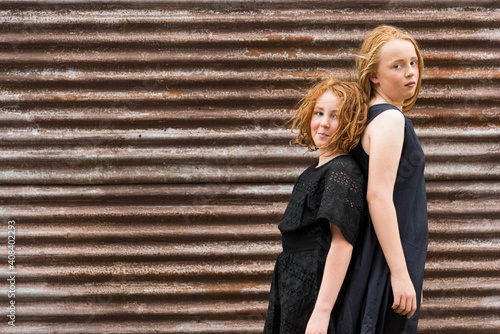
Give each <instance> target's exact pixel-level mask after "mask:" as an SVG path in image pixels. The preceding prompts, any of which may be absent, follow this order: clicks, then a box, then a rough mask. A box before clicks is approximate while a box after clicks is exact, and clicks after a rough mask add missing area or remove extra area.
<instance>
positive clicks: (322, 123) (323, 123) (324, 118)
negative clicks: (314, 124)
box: [319, 117, 330, 128]
mask: <svg viewBox="0 0 500 334" xmlns="http://www.w3.org/2000/svg"><path fill="white" fill-rule="evenodd" d="M319 125H321V126H322V127H324V128H328V127H329V126H330V123H329V122H328V118H327V117H323V119H322V120H321V123H320V124H319Z"/></svg>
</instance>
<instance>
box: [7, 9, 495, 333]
mask: <svg viewBox="0 0 500 334" xmlns="http://www.w3.org/2000/svg"><path fill="white" fill-rule="evenodd" d="M382 23H387V24H394V25H397V26H400V27H402V28H404V29H406V30H408V31H409V32H411V33H412V34H413V35H414V36H415V37H416V39H417V40H418V41H419V44H420V47H421V50H422V52H423V56H424V59H425V66H426V69H425V72H424V80H423V85H422V92H421V96H420V99H419V100H418V103H417V105H416V108H415V109H414V110H412V111H411V112H409V113H408V117H409V118H410V119H411V120H412V121H413V123H414V125H415V127H416V131H417V133H418V135H419V138H420V139H421V143H422V146H423V148H424V151H425V153H426V163H427V165H426V172H425V176H426V179H427V194H428V200H429V203H428V208H429V227H430V245H429V254H428V261H427V264H426V280H425V282H424V304H423V307H422V312H421V313H422V314H421V322H420V325H419V333H479V332H480V333H497V332H498V331H499V330H500V318H499V313H500V312H499V311H500V279H499V278H498V276H499V275H498V273H499V270H500V258H499V254H500V252H499V251H500V242H499V239H500V220H499V217H500V212H499V205H498V193H499V186H500V183H499V179H500V168H499V165H500V164H499V160H500V147H499V145H500V144H499V142H500V141H499V139H500V129H499V124H500V122H499V121H500V110H499V107H498V105H499V102H500V98H499V94H498V84H499V81H500V71H499V70H498V64H499V61H500V51H499V45H500V28H499V26H500V6H499V4H498V2H497V1H486V0H484V1H482V0H476V1H469V0H459V1H445V0H432V1H430V0H420V1H385V0H384V1H383V0H375V1H373V0H372V1H327V0H314V1H289V0H277V1H246V0H245V1H243V0H241V1H240V0H237V1H216V0H213V1H212V0H206V1H202V0H200V1H168V0H148V1H126V0H114V1H106V3H104V2H101V1H69V0H50V1H28V0H4V1H2V2H0V190H1V192H0V204H1V207H0V217H1V221H2V224H1V225H0V226H1V230H0V235H1V236H2V237H1V238H0V239H1V240H4V241H3V242H4V244H3V245H1V247H2V249H3V250H2V252H1V253H0V254H1V257H0V258H1V259H2V262H1V264H0V278H1V279H2V280H3V282H4V283H2V285H0V286H2V288H1V289H2V290H3V291H8V290H9V286H8V285H5V282H6V279H7V278H9V277H10V276H11V275H13V274H10V273H11V272H12V270H13V269H15V271H16V274H15V276H16V282H15V284H14V285H13V286H14V288H15V294H16V296H15V298H13V297H9V296H8V294H5V293H2V294H0V307H1V308H2V310H7V311H8V312H10V311H9V310H8V309H7V307H8V306H9V305H10V304H9V303H10V302H11V301H15V306H16V308H15V316H16V318H15V320H16V323H15V324H16V327H12V326H9V325H8V324H7V321H10V319H8V318H5V317H3V318H2V319H3V320H2V321H4V323H2V324H1V325H2V328H4V329H6V330H7V332H12V333H153V332H154V333H260V332H261V331H262V326H263V321H264V317H265V312H266V308H267V299H268V291H269V284H270V277H271V273H272V270H273V265H274V261H275V259H276V256H277V254H278V253H279V251H280V236H279V232H278V230H277V228H276V225H277V222H278V221H279V219H280V216H281V214H282V212H283V210H284V208H285V206H286V203H287V200H288V198H289V196H290V192H291V188H292V184H293V181H294V180H295V178H296V177H297V176H298V174H299V173H300V172H301V171H302V170H303V168H304V167H305V166H307V165H308V164H310V163H311V161H312V157H311V156H310V155H302V153H303V150H302V149H300V148H293V147H289V146H288V142H289V140H290V139H291V138H293V134H291V133H290V131H289V130H288V129H287V128H286V127H283V126H282V125H283V124H284V123H285V122H286V120H287V119H288V118H289V117H290V115H291V114H292V112H293V107H294V106H295V104H296V102H297V101H298V99H299V98H300V97H302V95H303V93H304V90H305V88H307V87H308V86H309V85H310V83H311V82H313V81H314V80H315V79H317V78H319V77H326V76H331V75H335V76H341V77H347V76H349V75H350V71H351V69H352V67H353V61H354V57H355V54H356V49H357V48H358V47H359V45H360V42H361V41H362V39H363V37H364V36H365V35H366V33H367V32H368V31H369V30H370V29H372V28H373V27H375V26H377V25H379V24H382ZM12 220H14V221H15V222H16V225H15V226H16V240H15V242H16V243H15V246H16V247H15V251H16V252H15V261H16V262H15V267H14V268H9V264H8V259H9V257H8V256H9V255H11V257H10V258H11V259H12V251H11V254H9V253H8V248H7V246H8V241H7V236H8V222H9V221H12ZM12 249H13V248H11V250H12ZM11 287H12V285H11Z"/></svg>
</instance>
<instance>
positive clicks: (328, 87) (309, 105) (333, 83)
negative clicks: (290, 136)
mask: <svg viewBox="0 0 500 334" xmlns="http://www.w3.org/2000/svg"><path fill="white" fill-rule="evenodd" d="M326 91H331V92H333V93H334V94H336V95H337V96H338V97H339V98H340V99H341V100H342V103H341V105H340V108H339V110H338V111H337V120H338V128H337V130H336V131H335V133H334V134H333V135H332V136H331V138H330V140H329V141H328V143H327V144H326V145H325V148H326V150H325V152H324V153H323V154H325V155H326V156H330V155H333V154H335V153H341V152H350V151H351V150H352V149H353V148H354V147H356V145H357V144H358V143H359V140H360V136H361V134H362V133H363V131H364V129H365V126H366V119H367V109H368V106H367V103H368V98H367V96H366V94H365V93H364V91H363V90H362V89H361V86H360V85H359V84H358V83H356V82H353V81H347V80H341V79H334V78H329V79H325V80H323V81H321V82H319V83H317V84H316V85H314V86H313V87H312V88H311V89H310V90H309V92H308V94H307V95H306V96H305V97H304V98H303V99H302V100H301V101H300V102H299V106H298V108H297V111H296V113H295V116H293V117H292V118H291V119H290V121H289V122H291V123H292V131H293V130H295V129H298V130H299V133H298V135H297V138H295V139H294V140H292V141H290V144H298V145H300V146H302V147H307V149H308V151H316V150H317V149H319V148H323V147H316V145H315V144H314V141H313V139H312V135H311V118H312V115H313V111H314V106H315V105H316V101H317V100H318V98H319V97H320V96H321V95H323V93H324V92H326Z"/></svg>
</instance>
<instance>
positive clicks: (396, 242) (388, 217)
mask: <svg viewBox="0 0 500 334" xmlns="http://www.w3.org/2000/svg"><path fill="white" fill-rule="evenodd" d="M366 134H367V136H368V139H369V156H370V161H369V164H370V168H369V172H368V173H369V174H368V189H367V194H366V200H367V202H368V208H369V210H370V217H371V219H372V222H373V227H374V228H375V233H376V234H377V238H378V240H379V243H380V246H381V247H382V251H383V252H384V256H385V259H386V261H387V264H388V266H389V269H390V271H391V284H392V290H393V294H394V304H393V305H392V308H393V309H394V310H395V312H396V313H398V314H401V315H406V316H407V317H408V318H410V317H411V316H412V315H413V314H414V313H415V311H416V309H417V299H416V293H415V288H414V286H413V283H412V282H411V279H410V275H409V274H408V269H407V267H406V260H405V257H404V253H403V247H402V244H401V239H400V235H399V228H398V220H397V216H396V208H395V207H394V202H393V192H394V184H395V181H396V175H397V170H398V165H399V160H400V158H401V152H402V147H403V141H404V117H403V115H402V114H401V113H400V112H399V111H396V110H388V111H385V112H384V113H383V114H381V115H379V116H378V117H377V118H375V119H374V120H373V121H372V122H371V123H370V124H369V128H367V133H366Z"/></svg>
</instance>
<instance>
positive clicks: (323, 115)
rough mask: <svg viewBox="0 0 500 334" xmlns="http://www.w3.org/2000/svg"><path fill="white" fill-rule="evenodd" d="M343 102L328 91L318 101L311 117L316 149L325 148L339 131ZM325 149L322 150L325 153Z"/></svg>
mask: <svg viewBox="0 0 500 334" xmlns="http://www.w3.org/2000/svg"><path fill="white" fill-rule="evenodd" d="M341 102H342V100H341V99H340V98H339V97H338V96H337V95H336V94H335V93H334V92H332V91H329V90H327V91H326V92H324V93H323V94H322V95H321V96H320V97H319V98H318V100H317V101H316V105H315V106H314V110H313V115H312V117H311V136H312V139H313V141H314V145H316V147H320V146H324V145H326V144H327V143H328V141H329V140H330V137H331V136H332V135H333V133H334V132H335V131H336V130H337V127H338V125H339V122H338V120H337V112H338V110H339V108H340V105H341ZM324 151H325V148H320V153H323V152H324Z"/></svg>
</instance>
